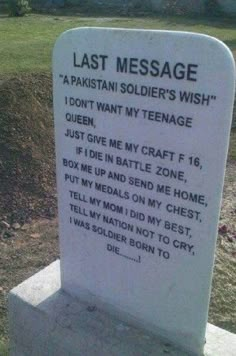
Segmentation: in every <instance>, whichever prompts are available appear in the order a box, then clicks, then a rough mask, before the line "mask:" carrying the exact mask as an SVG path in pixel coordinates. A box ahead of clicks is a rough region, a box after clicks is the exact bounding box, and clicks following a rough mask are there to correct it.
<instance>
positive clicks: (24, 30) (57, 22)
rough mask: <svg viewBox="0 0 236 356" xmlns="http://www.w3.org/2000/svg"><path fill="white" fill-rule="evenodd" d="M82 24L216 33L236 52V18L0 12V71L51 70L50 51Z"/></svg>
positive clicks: (7, 72) (6, 72) (5, 72)
mask: <svg viewBox="0 0 236 356" xmlns="http://www.w3.org/2000/svg"><path fill="white" fill-rule="evenodd" d="M82 26H97V27H98V26H99V27H126V28H127V27H129V28H143V29H166V30H181V31H192V32H200V33H204V34H208V35H211V36H215V37H217V38H219V39H221V40H222V41H224V42H225V43H226V44H227V45H228V46H229V47H230V48H231V49H232V50H233V51H234V52H235V54H236V22H235V23H233V20H229V19H221V20H219V19H218V20H216V19H201V18H196V19H193V18H191V19H188V18H183V17H165V18H164V17H155V18H154V17H151V18H135V17H129V18H124V17H121V18H112V17H96V18H94V17H81V16H57V15H38V14H31V15H29V16H26V17H23V18H9V17H7V16H0V75H2V74H10V73H18V72H26V71H27V72H35V71H37V72H40V71H50V68H51V53H52V48H53V44H54V42H55V40H56V38H57V37H58V36H59V34H60V33H62V32H63V31H65V30H67V29H70V28H74V27H82Z"/></svg>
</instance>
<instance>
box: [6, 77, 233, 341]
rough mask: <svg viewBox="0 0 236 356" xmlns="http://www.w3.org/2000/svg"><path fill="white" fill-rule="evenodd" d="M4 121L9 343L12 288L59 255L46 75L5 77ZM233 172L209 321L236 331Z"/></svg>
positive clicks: (229, 177) (229, 167) (230, 172)
mask: <svg viewBox="0 0 236 356" xmlns="http://www.w3.org/2000/svg"><path fill="white" fill-rule="evenodd" d="M0 127H1V131H0V177H1V181H0V223H1V222H2V221H4V222H5V223H8V224H9V225H10V227H9V228H0V341H1V340H3V341H4V340H5V341H7V339H8V324H7V294H8V292H9V290H10V289H11V288H13V287H14V286H16V285H17V284H19V283H20V282H22V281H23V280H25V279H26V278H28V277H29V276H31V275H33V274H34V273H36V272H37V271H38V270H40V269H42V268H43V267H45V266H46V265H48V264H50V263H51V262H52V261H54V260H55V259H57V258H59V248H58V233H57V219H56V216H57V211H56V187H55V162H54V156H55V154H54V138H53V137H54V132H53V119H52V92H51V78H50V76H49V75H45V74H42V75H39V74H38V75H24V76H21V77H19V76H18V77H17V78H4V79H3V80H1V81H0ZM235 173H236V162H235V161H228V164H227V169H226V179H225V186H224V199H223V204H222V210H221V217H220V222H219V239H218V244H217V252H216V266H215V272H214V279H213V289H212V294H211V304H210V312H209V321H210V322H212V323H214V324H215V325H218V326H220V327H223V328H225V329H227V330H229V331H231V332H234V333H236V283H235V280H236V174H235ZM15 223H17V224H19V225H14V224H15ZM14 226H15V228H14Z"/></svg>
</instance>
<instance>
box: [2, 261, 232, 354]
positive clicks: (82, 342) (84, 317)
mask: <svg viewBox="0 0 236 356" xmlns="http://www.w3.org/2000/svg"><path fill="white" fill-rule="evenodd" d="M9 322H10V340H11V356H78V355H83V356H95V355H96V356H145V355H148V356H152V355H153V356H154V355H155V356H156V355H157V356H162V355H163V356H164V355H165V356H166V355H167V354H169V355H171V356H187V355H189V354H188V353H186V352H184V351H182V350H180V349H178V348H176V347H175V346H174V345H172V344H170V342H168V341H165V340H163V339H160V338H159V337H157V336H154V335H152V334H150V333H149V332H146V331H144V330H141V329H139V328H135V327H133V326H131V325H129V324H127V323H125V322H123V321H121V320H119V318H117V316H116V317H113V316H111V315H109V314H107V313H105V312H103V311H101V310H99V309H97V308H96V306H95V305H91V304H88V303H85V302H82V301H79V300H78V299H75V298H73V297H71V296H70V295H68V294H67V293H65V292H64V291H63V290H61V286H60V262H59V261H56V262H54V263H52V264H51V265H50V266H48V267H46V268H45V269H43V270H42V271H40V272H39V273H37V274H35V275H34V276H33V277H31V278H29V279H28V280H26V281H24V282H23V283H21V284H20V285H19V286H17V287H16V288H14V289H13V290H12V291H11V292H10V294H9ZM205 355H206V356H223V355H224V356H234V355H236V335H235V334H232V333H229V332H228V331H225V330H222V329H220V328H217V327H215V326H213V325H211V324H208V326H207V335H206V346H205Z"/></svg>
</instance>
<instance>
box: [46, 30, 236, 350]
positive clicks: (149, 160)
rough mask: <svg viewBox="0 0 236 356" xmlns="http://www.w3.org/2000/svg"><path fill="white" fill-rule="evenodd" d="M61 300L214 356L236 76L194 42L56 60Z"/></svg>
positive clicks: (84, 52) (138, 35)
mask: <svg viewBox="0 0 236 356" xmlns="http://www.w3.org/2000/svg"><path fill="white" fill-rule="evenodd" d="M53 76H54V112H55V132H56V156H57V184H58V199H59V226H60V248H61V278H62V288H63V289H64V290H65V291H67V292H69V293H70V294H71V295H73V296H76V297H79V298H81V299H82V300H87V301H90V302H91V303H93V302H94V303H96V305H99V306H100V307H101V308H103V309H104V310H106V311H111V310H112V312H113V313H117V315H119V316H122V318H124V319H125V320H127V321H129V322H131V323H134V324H135V325H141V326H143V327H144V328H146V329H148V330H150V331H151V332H153V333H156V334H158V335H161V336H163V337H166V338H168V339H169V340H172V341H173V342H175V343H176V344H177V345H179V346H181V347H183V348H184V349H185V350H187V351H190V352H192V353H194V354H199V353H201V352H202V350H203V346H204V342H205V331H206V324H207V316H208V305H209V296H210V289H211V279H212V270H213V262H214V252H215V245H216V236H217V222H218V217H219V209H220V202H221V194H222V187H223V178H224V170H225V164H226V157H227V149H228V142H229V132H230V127H231V117H232V107H233V98H234V76H235V68H234V61H233V57H232V55H231V53H230V51H229V50H228V48H227V47H226V46H225V45H224V44H223V43H221V42H220V41H218V40H216V39H214V38H211V37H208V36H205V35H198V34H192V33H181V32H168V31H166V32H165V31H141V30H118V29H98V28H81V29H74V30H71V31H67V32H65V33H64V34H62V35H61V36H60V37H59V39H58V40H57V43H56V45H55V48H54V54H53Z"/></svg>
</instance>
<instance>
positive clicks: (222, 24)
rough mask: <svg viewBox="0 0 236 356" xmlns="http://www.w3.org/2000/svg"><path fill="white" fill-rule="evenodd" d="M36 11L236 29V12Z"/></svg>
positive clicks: (122, 9) (63, 9) (84, 7)
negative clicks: (187, 13) (201, 13)
mask: <svg viewBox="0 0 236 356" xmlns="http://www.w3.org/2000/svg"><path fill="white" fill-rule="evenodd" d="M35 12H36V13H43V14H48V15H56V16H81V17H104V16H106V17H116V16H120V17H137V18H140V17H144V16H145V17H150V18H152V19H153V18H156V19H158V20H160V21H161V20H162V21H163V20H164V21H167V23H169V24H170V25H175V24H176V25H184V26H188V25H189V26H194V25H204V26H209V27H217V28H221V29H222V28H232V29H236V14H235V15H234V16H233V15H232V16H230V17H227V16H224V15H221V16H215V17H213V16H211V17H209V16H203V15H201V16H200V15H191V14H190V15H170V14H167V13H158V12H151V11H148V10H147V11H145V10H143V9H142V10H138V9H137V10H132V9H129V8H127V7H118V6H117V7H109V6H108V7H104V6H96V5H94V6H93V7H86V6H80V7H78V6H76V7H74V6H71V7H64V8H57V9H44V10H43V11H40V12H39V11H35Z"/></svg>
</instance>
